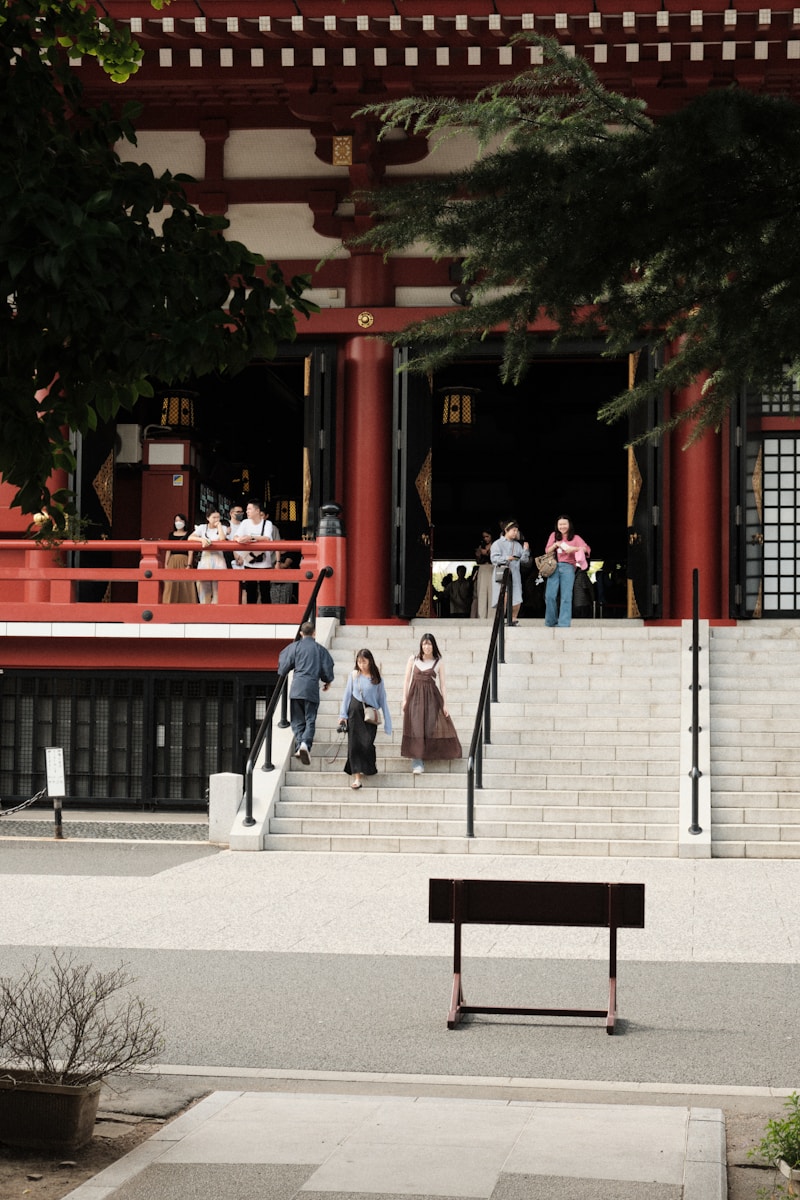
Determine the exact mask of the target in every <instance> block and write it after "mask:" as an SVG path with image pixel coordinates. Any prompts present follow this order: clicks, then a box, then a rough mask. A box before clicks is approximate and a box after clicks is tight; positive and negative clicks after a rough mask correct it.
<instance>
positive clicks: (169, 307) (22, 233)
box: [0, 0, 315, 528]
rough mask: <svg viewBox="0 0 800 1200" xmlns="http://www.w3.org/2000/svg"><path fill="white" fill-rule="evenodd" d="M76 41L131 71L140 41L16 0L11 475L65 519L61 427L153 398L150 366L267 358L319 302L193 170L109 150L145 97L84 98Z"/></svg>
mask: <svg viewBox="0 0 800 1200" xmlns="http://www.w3.org/2000/svg"><path fill="white" fill-rule="evenodd" d="M159 6H160V5H159ZM70 55H72V56H82V57H83V58H84V59H85V60H91V59H92V58H94V59H96V60H97V61H98V62H99V63H100V65H101V67H102V68H103V70H104V71H106V73H107V74H108V75H109V76H110V77H111V78H112V79H114V80H116V81H118V82H123V81H124V80H125V79H126V78H128V76H129V75H130V74H131V73H132V72H133V71H135V70H136V69H137V67H138V64H139V61H140V59H141V50H140V48H139V47H138V46H137V45H136V43H135V42H134V41H132V39H131V37H130V34H129V32H128V30H127V29H125V28H123V27H116V26H115V25H114V24H113V22H112V21H111V20H110V19H108V18H103V19H102V20H101V19H100V18H99V17H98V15H97V13H96V12H95V10H94V9H93V8H91V7H90V6H88V5H86V4H84V3H83V0H60V2H57V3H51V2H48V0H6V2H5V3H4V4H3V6H2V8H0V297H2V298H3V300H2V303H1V304H0V338H1V339H2V340H1V341H0V350H1V351H2V357H0V419H1V420H2V438H0V476H2V478H3V480H4V481H5V482H7V483H10V484H13V485H15V486H16V487H17V488H18V489H19V490H18V492H17V495H16V499H15V501H14V503H15V504H17V505H19V506H20V507H21V508H22V510H23V512H37V511H38V510H39V509H40V508H41V507H42V506H44V507H46V508H47V510H48V511H49V512H50V514H51V517H52V520H53V522H54V524H55V525H56V527H58V528H61V527H63V525H64V522H65V516H64V514H65V512H66V511H68V510H69V509H70V506H71V502H70V497H69V495H68V494H67V493H58V494H54V495H52V496H51V495H50V492H49V491H48V488H47V480H48V477H49V476H50V475H51V473H52V471H53V468H54V467H56V468H58V467H61V468H65V469H67V470H71V469H72V468H73V466H74V458H73V455H72V452H71V450H70V443H69V438H68V436H65V432H64V431H65V430H78V431H80V432H81V433H87V432H89V431H91V430H92V429H94V428H95V427H96V425H97V423H98V420H101V419H108V418H110V417H113V416H114V415H115V414H116V413H117V412H118V411H119V410H120V409H124V408H130V407H131V406H132V405H133V404H134V403H135V402H136V400H137V399H138V398H139V397H140V396H148V395H152V387H151V384H150V383H149V381H148V377H157V378H158V379H160V380H162V381H163V382H165V383H168V384H169V383H175V382H178V381H180V380H182V379H184V378H185V377H186V376H187V375H189V374H191V373H194V374H195V375H201V374H203V373H206V372H210V371H226V370H227V371H230V372H234V371H236V370H238V369H240V368H241V367H243V366H245V365H246V364H247V363H248V362H249V361H250V360H251V359H252V358H254V357H263V358H272V357H274V355H275V352H276V350H277V346H278V343H279V342H280V341H288V340H292V339H293V338H294V336H295V332H296V329H295V319H296V316H297V314H298V313H308V312H309V311H312V310H313V309H314V308H315V306H314V305H311V304H307V303H306V302H304V301H303V300H302V291H303V288H304V286H305V285H306V284H307V280H305V279H303V278H296V279H293V280H291V281H285V280H284V278H283V276H282V274H281V272H280V270H279V269H278V268H277V267H276V266H274V265H273V266H269V267H267V266H266V264H264V261H263V259H262V258H260V256H259V255H257V254H254V253H252V252H251V251H249V250H248V249H247V247H245V246H243V245H241V244H239V243H237V242H233V241H228V240H226V239H225V237H224V229H225V227H226V226H227V221H225V220H224V219H223V218H220V217H212V216H204V215H203V214H202V213H201V212H199V211H198V210H197V209H196V208H194V207H193V206H192V205H191V204H190V203H189V202H188V200H187V198H186V195H185V192H184V190H183V186H182V184H183V182H184V181H185V179H184V178H182V177H178V176H173V175H171V174H169V173H165V174H163V175H161V176H159V177H156V176H155V175H154V173H153V171H152V169H151V168H150V167H149V166H148V165H146V164H143V165H140V164H138V163H133V162H123V161H121V159H120V157H119V156H118V154H117V153H116V152H115V150H114V149H113V147H114V145H115V143H117V142H118V141H120V140H121V139H127V140H128V141H130V142H134V143H135V140H136V139H135V134H134V130H133V125H132V121H133V119H134V117H135V116H136V113H137V111H138V109H137V106H135V105H131V104H128V105H126V106H124V108H123V111H122V115H121V116H120V117H119V118H115V117H114V116H113V115H112V113H111V112H110V110H109V109H107V108H101V109H90V108H88V107H87V106H86V104H85V103H84V101H83V98H82V89H81V85H80V83H79V81H78V72H76V71H75V70H74V69H72V68H71V67H70V65H69V58H68V56H70ZM88 69H90V68H89V67H85V68H84V70H88ZM153 214H155V215H156V223H155V224H154V223H152V222H151V216H152V215H153ZM48 388H49V391H47V395H46V396H43V395H42V393H43V392H44V391H45V390H46V389H48ZM37 392H38V393H39V398H38V399H37V398H36V393H37ZM62 505H63V506H65V507H64V509H62V508H61V506H62Z"/></svg>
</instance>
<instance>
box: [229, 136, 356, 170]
mask: <svg viewBox="0 0 800 1200" xmlns="http://www.w3.org/2000/svg"><path fill="white" fill-rule="evenodd" d="M314 150H315V142H314V137H313V135H312V133H311V131H310V130H308V129H232V130H231V132H230V133H229V134H228V140H227V141H226V143H225V178H226V179H299V178H303V177H306V176H312V177H318V178H320V179H323V180H324V179H330V178H334V177H336V178H338V179H341V178H345V179H346V178H347V177H348V174H349V172H348V168H347V167H346V166H341V167H339V166H337V167H333V166H328V165H327V164H326V163H324V162H321V161H320V159H318V158H317V156H316V154H315V153H314Z"/></svg>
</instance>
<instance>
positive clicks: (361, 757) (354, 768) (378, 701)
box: [339, 650, 392, 789]
mask: <svg viewBox="0 0 800 1200" xmlns="http://www.w3.org/2000/svg"><path fill="white" fill-rule="evenodd" d="M365 704H367V705H369V706H370V707H371V708H378V709H380V710H381V712H382V713H383V727H384V729H385V730H386V732H387V734H390V733H391V732H392V716H391V713H390V712H389V705H388V703H387V700H386V688H385V687H384V683H383V680H382V679H381V673H380V671H379V670H378V666H377V663H376V662H375V659H374V658H373V657H372V651H371V650H358V651H357V652H356V665H355V670H354V671H352V672H351V674H350V677H349V679H348V680H347V687H346V688H345V689H344V695H343V696H342V707H341V709H340V710H339V729H340V731H341V730H344V729H346V730H347V762H346V763H345V764H344V769H345V771H346V772H347V774H348V775H351V776H352V781H351V783H350V787H351V788H353V789H357V788H360V787H361V777H362V775H377V773H378V767H377V765H376V762H375V734H376V733H377V732H378V726H377V725H373V724H370V723H369V722H367V721H365V720H364V705H365Z"/></svg>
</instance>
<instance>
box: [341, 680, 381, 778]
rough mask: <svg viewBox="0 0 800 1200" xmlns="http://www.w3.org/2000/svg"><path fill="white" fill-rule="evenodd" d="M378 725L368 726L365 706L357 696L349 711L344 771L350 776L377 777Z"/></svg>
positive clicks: (353, 699) (352, 701) (351, 702)
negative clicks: (376, 746) (376, 736)
mask: <svg viewBox="0 0 800 1200" xmlns="http://www.w3.org/2000/svg"><path fill="white" fill-rule="evenodd" d="M377 732H378V726H377V725H368V724H367V722H366V721H365V720H364V705H363V703H362V702H361V701H360V700H357V699H356V697H355V696H353V698H352V699H351V701H350V707H349V708H348V710H347V762H346V763H345V764H344V770H345V771H346V772H347V774H348V775H377V774H378V767H377V765H376V763H375V734H376V733H377Z"/></svg>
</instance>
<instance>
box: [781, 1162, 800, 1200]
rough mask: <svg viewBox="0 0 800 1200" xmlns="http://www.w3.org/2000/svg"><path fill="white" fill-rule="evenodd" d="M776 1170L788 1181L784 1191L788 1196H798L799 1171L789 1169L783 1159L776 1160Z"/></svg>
mask: <svg viewBox="0 0 800 1200" xmlns="http://www.w3.org/2000/svg"><path fill="white" fill-rule="evenodd" d="M778 1170H779V1171H780V1173H781V1175H783V1177H784V1179H787V1180H788V1183H787V1185H786V1190H787V1191H788V1193H789V1195H790V1196H800V1169H798V1168H797V1167H790V1166H789V1164H788V1163H787V1162H786V1161H785V1160H784V1159H782V1158H781V1159H779V1160H778Z"/></svg>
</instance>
